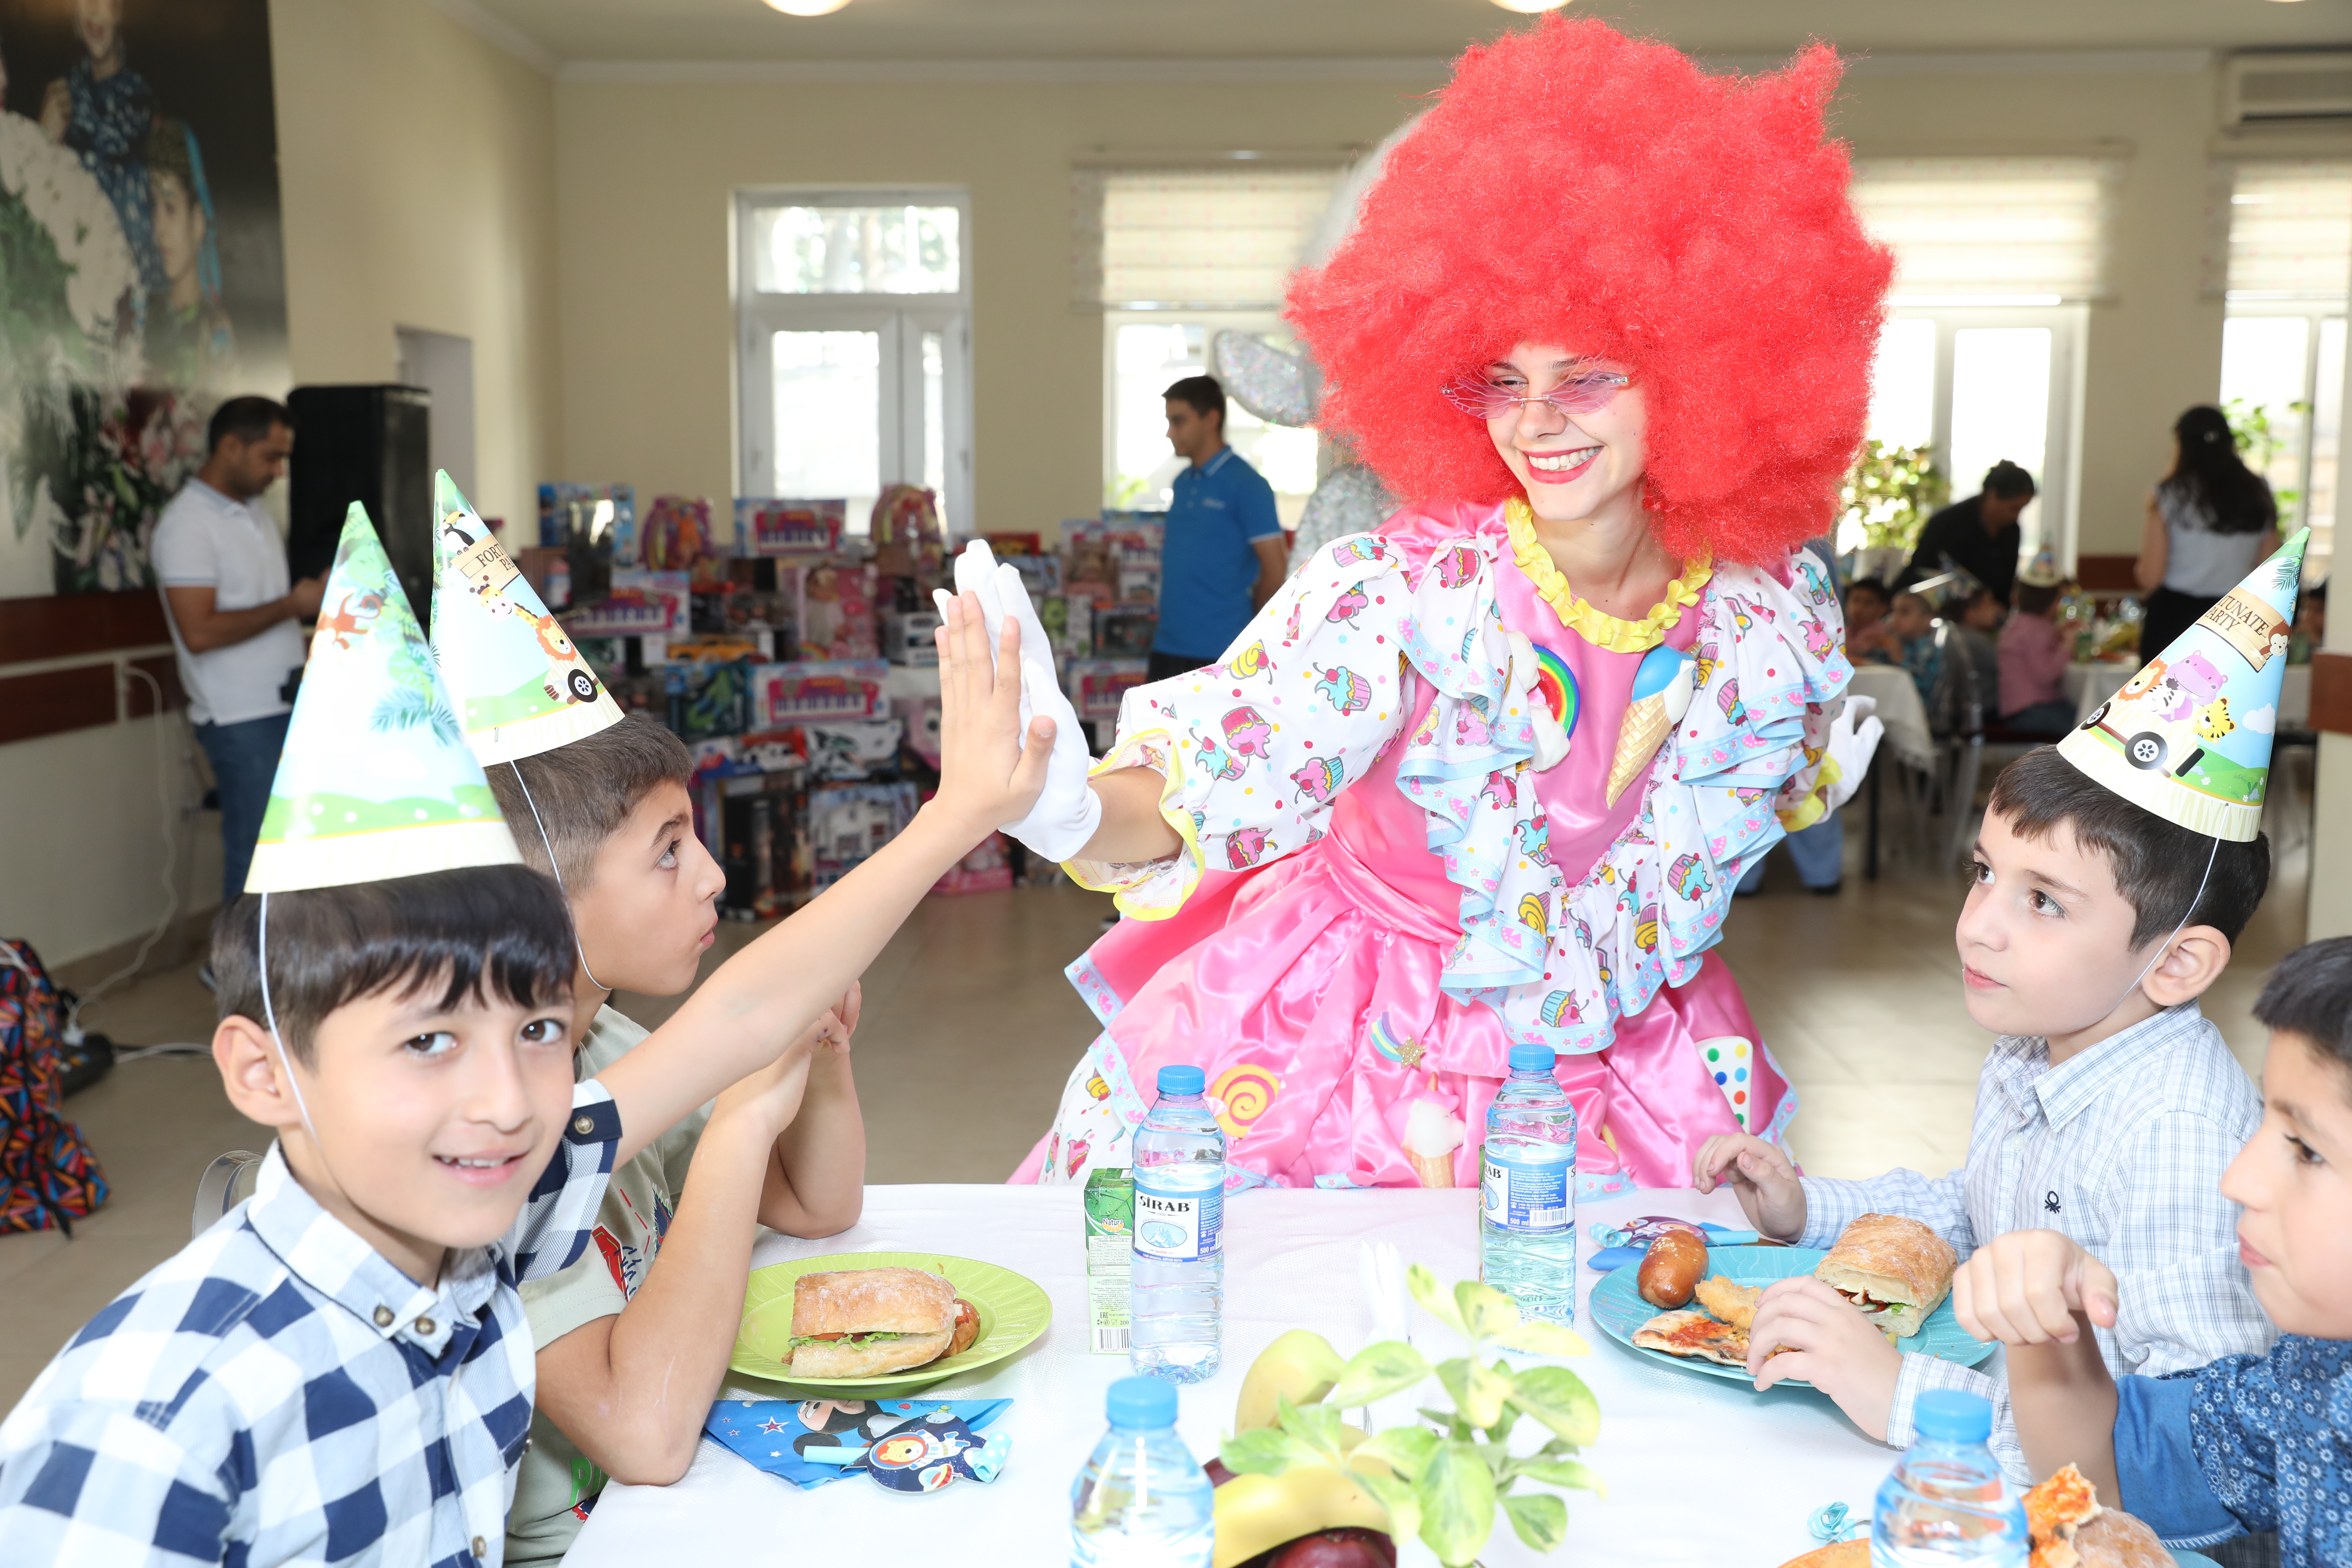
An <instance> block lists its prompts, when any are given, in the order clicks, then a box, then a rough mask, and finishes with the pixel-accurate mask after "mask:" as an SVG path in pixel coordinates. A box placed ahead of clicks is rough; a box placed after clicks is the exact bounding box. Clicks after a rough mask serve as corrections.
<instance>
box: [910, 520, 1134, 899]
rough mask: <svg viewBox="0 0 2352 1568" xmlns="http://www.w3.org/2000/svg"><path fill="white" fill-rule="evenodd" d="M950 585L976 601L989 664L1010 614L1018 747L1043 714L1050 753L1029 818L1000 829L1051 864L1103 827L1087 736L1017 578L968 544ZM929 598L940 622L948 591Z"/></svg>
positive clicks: (978, 543) (977, 545)
mask: <svg viewBox="0 0 2352 1568" xmlns="http://www.w3.org/2000/svg"><path fill="white" fill-rule="evenodd" d="M955 581H956V592H957V593H959V594H967V593H968V594H974V595H978V596H979V598H980V615H981V620H982V623H983V624H984V625H986V626H987V627H988V652H989V657H990V658H996V657H997V647H998V642H997V639H998V638H999V637H1002V636H1003V631H1004V617H1005V616H1008V615H1009V616H1012V617H1013V621H1014V622H1015V624H1017V625H1018V626H1020V627H1021V656H1020V657H1021V740H1022V745H1023V747H1024V749H1026V747H1027V746H1028V744H1029V721H1030V720H1031V719H1033V718H1035V717H1037V716H1038V715H1040V714H1043V715H1044V716H1045V717H1046V718H1048V719H1051V720H1052V721H1054V755H1053V760H1052V761H1051V762H1049V763H1047V764H1046V766H1045V794H1043V795H1039V796H1038V797H1037V804H1036V805H1034V806H1033V807H1031V808H1030V812H1029V815H1028V816H1024V817H1023V818H1022V819H1021V820H1020V821H1018V822H1016V823H1013V825H1012V826H1008V827H1006V828H1005V829H1004V831H1005V832H1006V833H1007V834H1009V835H1011V836H1012V837H1014V838H1017V839H1019V840H1020V841H1021V842H1022V843H1024V844H1025V845H1027V846H1028V847H1030V848H1032V849H1034V850H1035V851H1036V852H1037V853H1038V854H1040V855H1043V856H1044V857H1045V858H1046V859H1048V860H1052V861H1054V862H1055V863H1057V864H1058V863H1059V862H1061V861H1064V860H1067V859H1069V858H1071V857H1072V856H1074V855H1076V853H1077V852H1078V851H1079V850H1081V849H1083V848H1085V847H1086V846H1087V840H1088V839H1090V838H1092V837H1094V836H1095V829H1096V827H1097V826H1099V825H1100V823H1101V821H1102V802H1101V800H1100V799H1098V798H1097V796H1096V795H1095V792H1094V791H1093V790H1092V789H1091V788H1089V787H1087V774H1088V773H1090V772H1092V771H1093V768H1094V758H1093V757H1092V756H1090V755H1088V754H1087V732H1086V730H1085V728H1084V727H1083V726H1081V725H1080V724H1079V722H1078V712H1077V710H1076V709H1075V708H1073V707H1071V706H1070V700H1069V698H1068V697H1067V696H1066V695H1065V694H1064V692H1063V690H1062V687H1061V683H1060V681H1059V680H1058V679H1055V674H1054V648H1053V645H1052V644H1051V643H1049V642H1048V641H1046V640H1045V624H1044V623H1043V622H1041V621H1039V620H1038V619H1037V611H1036V607H1035V606H1034V605H1031V604H1030V603H1029V589H1028V586H1027V584H1024V583H1023V582H1022V580H1021V574H1020V573H1018V572H1016V571H1014V570H1013V568H1012V567H1010V566H1006V565H1001V564H999V563H997V560H996V558H995V557H994V556H993V555H992V554H991V553H990V552H989V548H988V542H987V541H986V540H984V539H975V540H973V541H972V542H971V543H970V544H968V545H966V546H965V547H964V551H963V553H962V554H961V555H959V556H957V557H956V563H955ZM932 597H933V599H935V600H936V601H937V602H938V604H939V606H940V615H941V616H945V615H946V614H947V609H948V595H947V592H946V591H945V590H944V589H940V590H934V592H933V594H932Z"/></svg>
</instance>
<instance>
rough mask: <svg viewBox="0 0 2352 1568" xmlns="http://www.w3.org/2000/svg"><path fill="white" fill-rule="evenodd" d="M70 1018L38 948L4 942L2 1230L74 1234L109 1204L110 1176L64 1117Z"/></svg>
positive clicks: (0, 997) (0, 949)
mask: <svg viewBox="0 0 2352 1568" xmlns="http://www.w3.org/2000/svg"><path fill="white" fill-rule="evenodd" d="M64 1026H65V1018H64V1014H63V1010H62V1009H61V1008H60V1007H59V1006H58V988H57V986H56V985H54V984H51V983H50V980H49V976H48V972H47V970H45V969H43V968H42V967H41V960H40V957H39V955H38V954H37V953H35V952H33V950H32V948H31V947H29V946H27V945H26V943H24V942H5V941H0V1231H12V1230H47V1228H48V1227H49V1226H57V1227H58V1229H59V1230H62V1231H64V1232H66V1233H67V1234H68V1235H71V1234H72V1233H73V1224H72V1222H73V1221H75V1220H77V1219H84V1218H87V1217H88V1216H89V1215H90V1213H91V1212H92V1211H93V1210H95V1209H96V1208H97V1207H98V1205H100V1204H102V1203H104V1202H105V1201H106V1177H105V1175H104V1174H103V1173H101V1172H100V1170H99V1168H98V1156H97V1155H95V1154H93V1153H91V1152H90V1149H89V1144H88V1143H85V1142H82V1136H81V1132H80V1130H79V1129H78V1128H76V1127H75V1126H74V1125H73V1123H71V1122H70V1121H66V1120H65V1119H64V1117H63V1116H62V1115H61V1114H60V1108H61V1107H62V1105H63V1104H64V1101H65V1094H64V1089H63V1081H62V1079H63V1069H62V1066H61V1064H60V1061H59V1052H60V1049H61V1047H62V1046H63V1043H64V1041H63V1037H64Z"/></svg>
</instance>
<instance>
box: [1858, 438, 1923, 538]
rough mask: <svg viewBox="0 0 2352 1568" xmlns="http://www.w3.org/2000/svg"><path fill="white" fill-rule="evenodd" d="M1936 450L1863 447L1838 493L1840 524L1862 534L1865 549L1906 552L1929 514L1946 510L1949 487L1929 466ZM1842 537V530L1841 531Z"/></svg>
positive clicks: (1871, 444)
mask: <svg viewBox="0 0 2352 1568" xmlns="http://www.w3.org/2000/svg"><path fill="white" fill-rule="evenodd" d="M1934 451H1935V448H1934V447H1890V446H1888V445H1887V444H1886V443H1885V442H1884V441H1864V443H1863V444H1862V456H1861V457H1860V458H1856V459H1855V461H1854V465H1853V472H1852V473H1849V474H1848V475H1847V476H1846V479H1845V487H1844V489H1842V490H1841V491H1839V497H1838V499H1839V501H1840V504H1841V505H1842V507H1843V517H1842V520H1841V521H1842V522H1843V523H1844V524H1846V525H1850V526H1852V527H1855V528H1859V529H1861V530H1862V536H1863V541H1862V542H1863V544H1864V548H1866V549H1872V550H1879V549H1885V548H1889V547H1893V548H1898V549H1903V550H1908V549H1910V548H1911V547H1912V546H1913V545H1915V544H1916V543H1917V542H1918V541H1919V530H1920V528H1921V527H1922V526H1923V525H1925V524H1926V522H1927V514H1928V513H1929V512H1932V511H1934V510H1936V509H1937V507H1939V506H1941V505H1943V504H1944V500H1945V498H1946V497H1947V496H1948V495H1949V494H1950V493H1951V486H1950V484H1949V483H1948V482H1947V481H1946V480H1945V479H1944V476H1943V475H1942V474H1941V473H1939V472H1938V471H1937V468H1936V466H1935V464H1934V463H1933V462H1931V461H1930V460H1929V458H1930V456H1931V454H1932V453H1933V452H1934ZM1842 531H1843V530H1842Z"/></svg>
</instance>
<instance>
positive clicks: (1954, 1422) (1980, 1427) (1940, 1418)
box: [1911, 1388, 1992, 1443]
mask: <svg viewBox="0 0 2352 1568" xmlns="http://www.w3.org/2000/svg"><path fill="white" fill-rule="evenodd" d="M1911 1422H1912V1425H1913V1426H1916V1427H1918V1429H1919V1436H1922V1437H1932V1438H1934V1439H1935V1440H1936V1441H1937V1442H1939V1443H1981V1442H1983V1441H1984V1440H1985V1439H1986V1438H1988V1437H1990V1436H1992V1401H1991V1400H1990V1399H1987V1398H1986V1397H1985V1396H1984V1395H1983V1394H1967V1393H1963V1392H1962V1391H1960V1390H1959V1389H1957V1388H1931V1389H1928V1390H1927V1392H1926V1393H1924V1394H1920V1395H1919V1397H1918V1398H1917V1399H1916V1400H1914V1401H1912V1403H1911Z"/></svg>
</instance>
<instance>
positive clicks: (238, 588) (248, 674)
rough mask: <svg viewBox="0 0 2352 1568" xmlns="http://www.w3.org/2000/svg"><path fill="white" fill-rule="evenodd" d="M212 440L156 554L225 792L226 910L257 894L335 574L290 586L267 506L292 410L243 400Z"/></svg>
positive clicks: (218, 421)
mask: <svg viewBox="0 0 2352 1568" xmlns="http://www.w3.org/2000/svg"><path fill="white" fill-rule="evenodd" d="M207 437H208V439H209V442H210V445H209V447H207V450H208V451H209V452H210V453H211V456H210V457H208V458H205V466H204V467H203V468H199V469H197V470H196V477H195V478H194V479H190V480H189V481H188V483H187V485H186V487H185V488H184V489H182V490H181V491H180V493H179V494H178V495H176V496H173V498H172V503H171V505H169V506H167V507H165V508H164V509H163V517H162V518H161V519H160V520H159V521H157V522H156V524H155V542H154V544H153V546H152V553H153V556H154V561H155V580H156V582H157V583H158V584H161V585H162V588H163V609H164V613H165V615H166V616H167V618H169V620H170V621H171V623H172V643H173V647H175V648H176V649H178V651H179V656H180V684H181V685H182V686H184V687H185V688H186V689H187V693H188V717H189V718H190V719H191V720H193V721H194V723H195V726H196V742H197V743H198V744H199V745H201V746H203V747H204V749H205V759H206V760H207V761H209V762H210V763H212V768H213V779H214V782H215V784H217V785H218V786H219V789H220V808H221V849H222V856H221V860H222V866H221V902H222V903H224V904H226V903H228V902H230V901H232V900H235V899H236V896H237V895H238V894H239V893H242V892H243V891H244V890H245V873H246V868H247V865H248V864H249V863H250V862H251V861H252V859H253V842H254V839H255V838H256V837H258V836H259V835H260V832H261V813H262V809H263V807H265V806H266V805H268V804H269V784H270V781H271V779H272V778H274V777H275V776H276V774H277V772H278V752H279V751H280V750H281V749H282V748H283V747H284V746H285V744H286V716H287V714H288V713H289V712H290V711H291V710H292V708H293V703H292V700H291V696H290V691H291V680H292V678H293V676H294V675H295V673H296V672H297V671H299V669H300V668H302V657H303V653H304V647H303V641H302V631H301V628H300V626H298V625H297V624H296V623H298V622H300V621H306V620H310V619H311V618H313V617H315V616H317V615H318V613H319V595H320V593H321V592H323V591H324V589H325V588H326V579H325V578H324V577H323V576H321V577H305V578H304V579H302V581H300V582H299V583H289V581H288V579H289V572H288V570H287V566H286V542H285V540H284V539H283V538H282V537H281V536H280V535H279V533H278V525H277V523H276V522H274V521H271V519H270V517H269V514H268V512H266V511H264V510H261V508H260V507H259V506H257V505H256V504H255V500H256V498H257V497H258V496H259V495H260V494H261V492H262V491H264V490H266V489H268V488H269V487H270V486H271V485H273V484H276V483H277V482H278V479H279V478H280V477H281V476H282V475H284V473H285V472H286V458H287V456H288V454H289V453H290V452H292V451H293V449H294V422H293V418H292V416H289V414H288V413H287V412H286V408H285V405H283V404H278V403H273V402H271V401H270V400H269V399H268V398H267V397H232V398H230V399H229V400H228V401H227V402H226V403H224V404H222V405H220V407H219V408H218V409H217V410H215V413H214V415H213V421H212V427H211V429H210V430H209V431H208V432H207Z"/></svg>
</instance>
